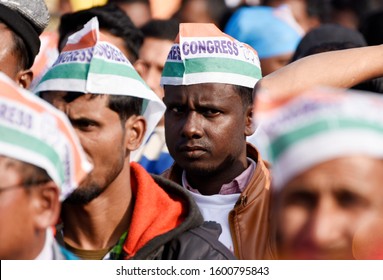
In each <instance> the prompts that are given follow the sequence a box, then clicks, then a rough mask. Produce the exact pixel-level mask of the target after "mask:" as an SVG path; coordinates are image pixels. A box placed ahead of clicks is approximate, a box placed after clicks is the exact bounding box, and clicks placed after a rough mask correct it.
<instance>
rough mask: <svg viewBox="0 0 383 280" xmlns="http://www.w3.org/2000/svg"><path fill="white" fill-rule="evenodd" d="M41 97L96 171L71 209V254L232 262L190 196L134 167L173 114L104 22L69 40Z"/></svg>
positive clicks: (69, 203)
mask: <svg viewBox="0 0 383 280" xmlns="http://www.w3.org/2000/svg"><path fill="white" fill-rule="evenodd" d="M36 91H37V92H38V93H39V94H40V95H41V96H42V98H44V99H45V100H47V101H48V102H50V103H51V104H53V105H54V106H55V107H57V108H58V109H60V110H62V111H63V112H64V113H65V114H66V115H67V116H68V118H69V120H70V121H71V123H72V124H73V126H74V128H75V130H76V132H77V134H78V136H79V139H80V142H81V144H82V146H83V148H84V150H85V152H86V154H87V155H88V157H89V158H90V160H91V161H92V163H93V165H94V169H93V171H92V172H91V173H90V175H89V176H88V177H87V178H86V179H85V180H84V182H83V183H82V184H81V185H80V187H79V188H78V189H77V191H76V192H74V193H73V194H72V195H71V196H70V197H69V198H68V199H67V200H66V201H65V203H64V204H63V208H62V215H61V219H62V225H63V227H62V229H61V230H59V231H58V238H59V237H61V238H62V241H63V244H64V245H65V247H66V248H67V249H69V250H70V251H72V252H74V253H75V254H76V255H78V256H79V257H81V258H84V259H231V258H233V256H232V254H231V253H230V252H229V251H228V250H227V249H226V248H225V247H224V246H223V245H222V244H221V243H219V242H218V240H217V231H218V232H219V227H217V226H218V225H217V224H211V223H209V224H206V226H204V227H202V226H201V225H202V224H203V219H202V217H201V214H200V212H199V211H198V208H197V206H196V205H195V204H194V202H193V199H192V198H191V197H189V196H188V195H187V192H185V191H184V190H183V189H182V188H180V187H179V186H178V185H176V184H174V183H172V182H171V181H168V180H164V179H163V178H161V177H156V176H153V177H152V176H150V175H149V174H148V173H147V172H146V171H145V170H144V168H143V167H141V166H140V165H138V164H137V163H134V162H131V161H130V158H131V156H133V155H132V152H133V151H134V150H137V149H138V148H139V147H140V146H141V143H142V142H144V141H146V139H147V138H148V136H149V135H150V133H151V132H152V131H153V129H154V127H155V126H156V124H157V122H158V121H159V120H160V119H161V117H162V115H163V112H164V110H165V106H164V104H163V103H162V101H161V100H160V99H159V98H158V97H157V96H156V94H155V93H154V92H153V91H151V90H150V89H149V88H148V86H147V85H146V84H144V82H143V81H142V79H141V78H140V76H139V75H138V74H137V72H136V71H135V70H134V68H133V67H132V65H131V63H130V62H129V61H128V60H127V58H126V57H125V56H124V55H123V54H122V53H121V51H120V50H118V49H117V48H116V47H115V46H113V45H111V44H109V43H108V42H106V41H103V34H102V33H99V31H98V21H97V19H96V18H93V19H92V20H91V21H90V22H88V23H87V24H86V25H85V27H84V29H82V30H80V31H79V32H77V33H75V34H73V35H72V36H71V37H69V39H68V43H67V45H66V47H65V48H64V49H63V51H62V53H61V54H60V56H59V58H58V59H57V61H56V63H55V64H54V66H53V67H52V68H51V69H50V70H49V71H48V72H47V73H46V75H45V76H44V77H43V78H42V80H41V82H40V84H39V85H38V86H37V89H36Z"/></svg>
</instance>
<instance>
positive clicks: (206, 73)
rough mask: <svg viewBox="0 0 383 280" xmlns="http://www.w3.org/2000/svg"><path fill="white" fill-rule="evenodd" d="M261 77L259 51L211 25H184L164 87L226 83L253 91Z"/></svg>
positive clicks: (169, 60)
mask: <svg viewBox="0 0 383 280" xmlns="http://www.w3.org/2000/svg"><path fill="white" fill-rule="evenodd" d="M261 77H262V74H261V68H260V63H259V58H258V55H257V52H256V51H255V50H254V49H253V48H251V47H250V46H249V45H247V44H245V43H241V42H239V41H237V40H235V39H234V38H232V37H230V36H229V35H227V34H225V33H223V32H222V31H221V30H219V29H218V28H217V27H216V26H215V25H214V24H211V23H181V24H180V27H179V34H178V36H177V38H176V40H175V43H174V45H173V46H172V48H171V50H170V52H169V55H168V58H167V61H166V64H165V67H164V70H163V72H162V78H161V84H162V85H193V84H201V83H224V84H232V85H240V86H244V87H249V88H253V87H254V86H255V84H256V83H257V82H258V80H260V79H261Z"/></svg>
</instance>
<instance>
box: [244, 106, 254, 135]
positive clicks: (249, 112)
mask: <svg viewBox="0 0 383 280" xmlns="http://www.w3.org/2000/svg"><path fill="white" fill-rule="evenodd" d="M245 125H246V127H245V136H250V135H252V134H253V133H254V132H255V125H254V123H253V105H252V104H251V105H249V106H248V107H247V109H246V120H245Z"/></svg>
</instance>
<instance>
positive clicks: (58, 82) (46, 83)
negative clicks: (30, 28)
mask: <svg viewBox="0 0 383 280" xmlns="http://www.w3.org/2000/svg"><path fill="white" fill-rule="evenodd" d="M43 91H48V92H49V91H67V92H83V93H92V94H109V95H126V96H134V97H139V98H142V99H144V108H143V116H144V117H145V119H146V123H147V130H146V133H145V136H144V140H143V143H145V142H146V140H147V139H148V137H149V136H150V134H151V133H152V131H153V130H154V128H155V127H156V125H157V123H158V122H159V121H160V119H161V118H162V116H163V114H164V112H165V109H166V107H165V105H164V103H163V102H162V101H161V100H160V99H159V97H158V96H157V95H156V94H155V93H154V92H153V91H152V90H151V89H150V88H149V87H148V86H147V85H146V83H145V82H144V81H143V80H142V78H141V77H140V76H139V74H138V73H137V72H136V70H135V69H134V68H133V66H132V64H131V63H130V62H129V60H128V59H127V58H126V57H125V56H124V54H123V53H122V52H121V51H120V50H119V49H118V48H117V47H115V46H114V45H112V44H110V43H108V42H106V41H104V38H103V35H102V34H101V33H100V32H99V26H98V21H97V18H96V17H94V18H93V19H91V20H90V21H89V22H88V23H87V24H86V25H85V26H84V28H83V29H81V30H80V31H78V32H76V33H74V34H73V35H71V36H70V37H69V38H68V43H67V45H66V46H65V47H64V49H63V51H62V52H61V53H60V55H59V57H58V59H57V60H56V62H55V63H54V64H53V66H52V68H51V69H50V70H49V71H48V72H47V73H46V74H45V75H44V77H43V78H42V79H41V81H40V83H39V84H38V85H37V87H36V89H35V92H36V93H37V94H38V93H40V92H43ZM136 153H138V151H136ZM131 158H134V155H132V157H131Z"/></svg>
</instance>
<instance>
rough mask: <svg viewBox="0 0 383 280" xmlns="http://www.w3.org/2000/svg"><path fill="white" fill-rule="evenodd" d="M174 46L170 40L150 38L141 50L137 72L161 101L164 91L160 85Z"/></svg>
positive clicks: (146, 39)
mask: <svg viewBox="0 0 383 280" xmlns="http://www.w3.org/2000/svg"><path fill="white" fill-rule="evenodd" d="M172 45H173V42H172V41H170V40H163V39H157V38H153V37H148V38H145V40H144V43H143V45H142V47H141V49H140V60H139V63H138V65H137V71H139V73H140V75H141V76H142V78H143V79H144V80H145V82H146V83H147V84H148V86H149V87H150V88H151V89H152V90H153V91H154V92H155V93H156V94H157V95H158V97H159V98H161V99H162V98H163V97H164V90H163V88H162V87H161V85H160V81H161V74H162V70H163V69H164V65H165V62H166V58H167V57H168V54H169V51H170V48H171V47H172Z"/></svg>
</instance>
